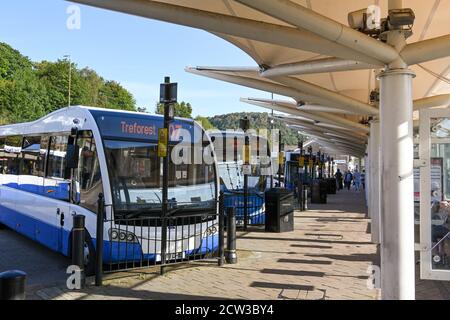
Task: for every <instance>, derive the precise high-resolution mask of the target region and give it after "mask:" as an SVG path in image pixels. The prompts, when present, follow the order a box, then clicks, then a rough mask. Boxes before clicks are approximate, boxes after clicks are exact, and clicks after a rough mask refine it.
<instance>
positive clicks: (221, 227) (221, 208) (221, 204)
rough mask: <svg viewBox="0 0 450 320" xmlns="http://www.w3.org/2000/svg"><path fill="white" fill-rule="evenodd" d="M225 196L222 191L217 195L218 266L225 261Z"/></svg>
mask: <svg viewBox="0 0 450 320" xmlns="http://www.w3.org/2000/svg"><path fill="white" fill-rule="evenodd" d="M224 202H225V196H224V194H223V191H220V196H219V258H218V261H217V264H218V265H219V267H221V266H223V265H224V263H225V241H224V238H225V212H224V210H225V203H224Z"/></svg>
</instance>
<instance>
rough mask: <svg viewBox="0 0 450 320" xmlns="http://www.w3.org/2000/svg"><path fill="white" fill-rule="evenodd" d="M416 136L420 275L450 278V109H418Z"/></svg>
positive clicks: (433, 277)
mask: <svg viewBox="0 0 450 320" xmlns="http://www.w3.org/2000/svg"><path fill="white" fill-rule="evenodd" d="M419 136H420V144H419V157H420V160H419V162H420V190H419V194H420V245H419V249H420V269H421V272H420V273H421V278H422V279H429V280H450V110H448V109H429V110H423V111H421V112H420V131H419ZM416 193H417V190H416Z"/></svg>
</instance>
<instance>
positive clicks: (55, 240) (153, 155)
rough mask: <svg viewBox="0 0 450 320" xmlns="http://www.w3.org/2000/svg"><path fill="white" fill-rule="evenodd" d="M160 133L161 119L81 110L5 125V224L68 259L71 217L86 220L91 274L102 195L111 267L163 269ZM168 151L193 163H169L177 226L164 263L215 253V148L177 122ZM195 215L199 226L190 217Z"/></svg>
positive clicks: (1, 217) (1, 153)
mask: <svg viewBox="0 0 450 320" xmlns="http://www.w3.org/2000/svg"><path fill="white" fill-rule="evenodd" d="M162 127H163V117H162V116H157V115H150V114H146V113H137V112H127V111H117V110H109V109H100V108H92V107H84V106H73V107H68V108H64V109H60V110H58V111H55V112H53V113H51V114H49V115H47V116H45V117H43V118H41V119H39V120H37V121H34V122H30V123H21V124H13V125H6V126H1V127H0V223H1V224H3V225H6V226H8V227H9V228H11V229H12V230H15V231H17V232H18V233H21V234H23V235H25V236H26V237H28V238H30V239H32V240H35V241H37V242H39V243H41V244H43V245H45V246H46V247H48V248H50V249H52V250H54V251H57V252H59V253H62V254H63V255H65V256H70V255H71V232H72V227H73V216H75V215H84V216H85V224H86V239H85V245H84V247H85V254H84V258H85V268H86V271H88V272H91V273H92V271H93V270H94V269H93V268H94V261H95V258H94V257H95V250H96V240H97V239H96V223H97V208H98V198H99V195H100V194H103V197H104V201H105V221H104V231H103V233H104V237H103V243H104V255H103V259H104V262H105V263H119V262H121V261H133V260H140V261H142V260H143V259H147V260H152V261H161V251H162V250H161V247H162V245H161V241H162V238H163V237H162V227H161V223H160V221H161V213H162V162H163V161H162V160H161V159H162V158H160V157H159V156H158V129H160V128H162ZM190 147H191V148H190ZM177 148H179V149H180V150H177ZM194 149H196V150H199V152H202V156H200V157H199V156H197V155H196V154H194V153H195V152H190V150H194ZM168 151H169V153H170V154H172V155H173V154H176V153H179V154H182V153H183V151H184V152H185V154H184V155H183V154H182V155H183V156H184V157H185V158H186V154H189V157H191V158H194V156H195V158H196V159H195V161H178V162H177V161H170V164H169V169H168V172H169V189H168V198H169V216H170V217H173V219H175V220H176V226H175V224H174V223H172V224H170V223H169V227H168V231H167V237H166V239H167V244H166V246H165V247H166V248H167V251H166V254H167V255H166V258H167V257H169V258H168V259H171V257H172V258H173V257H177V259H178V258H181V259H184V258H188V257H189V256H192V255H193V254H197V255H199V254H200V255H202V254H207V253H209V252H214V251H215V250H216V249H217V247H218V228H217V223H218V219H217V213H218V193H219V180H218V175H217V172H218V168H217V160H216V157H215V154H214V151H213V147H212V145H211V140H210V138H209V136H208V135H207V134H206V133H205V131H204V130H203V128H202V127H201V126H200V125H199V124H198V123H197V122H195V121H193V120H188V119H181V118H176V119H174V120H173V121H171V123H170V129H169V145H168ZM203 155H204V156H203ZM192 215H196V216H199V217H200V218H199V220H196V219H190V218H186V217H189V216H192ZM150 220H151V221H152V222H149V221H150ZM175 220H174V221H175ZM130 221H132V223H133V228H131V224H130ZM158 221H159V222H158Z"/></svg>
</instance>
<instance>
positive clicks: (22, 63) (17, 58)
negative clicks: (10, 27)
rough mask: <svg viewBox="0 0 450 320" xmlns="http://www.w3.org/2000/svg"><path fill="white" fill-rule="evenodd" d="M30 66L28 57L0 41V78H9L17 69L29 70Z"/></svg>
mask: <svg viewBox="0 0 450 320" xmlns="http://www.w3.org/2000/svg"><path fill="white" fill-rule="evenodd" d="M32 66H33V64H32V63H31V61H30V59H28V58H27V57H24V56H23V55H21V54H20V52H19V51H17V50H14V49H13V48H11V46H9V45H7V44H6V43H2V42H0V78H2V79H7V80H11V79H12V77H13V75H14V74H15V73H16V72H17V71H21V70H24V69H27V70H31V69H32Z"/></svg>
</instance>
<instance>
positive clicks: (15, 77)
mask: <svg viewBox="0 0 450 320" xmlns="http://www.w3.org/2000/svg"><path fill="white" fill-rule="evenodd" d="M69 70H71V72H70V77H69ZM69 79H70V105H86V106H93V107H101V108H110V109H121V110H130V111H135V110H136V102H135V100H134V98H133V96H132V95H131V93H129V92H128V91H127V90H126V89H124V88H123V87H122V86H121V85H120V84H119V83H117V82H115V81H105V80H104V79H103V78H101V77H100V76H99V75H98V74H97V73H96V72H95V71H94V70H91V69H89V68H84V69H81V70H80V69H78V68H77V65H76V64H74V63H72V64H71V65H70V64H69V61H68V60H58V61H56V62H49V61H42V62H38V63H33V62H31V61H30V60H29V59H28V58H26V57H24V56H22V55H21V54H20V53H19V52H18V51H17V50H14V49H13V48H11V47H10V46H8V45H7V44H3V43H0V119H1V120H0V125H2V124H7V123H15V122H24V121H32V120H35V119H37V118H39V117H42V116H43V115H45V114H47V113H50V112H52V111H55V110H57V109H59V108H62V107H66V106H68V105H69Z"/></svg>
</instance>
